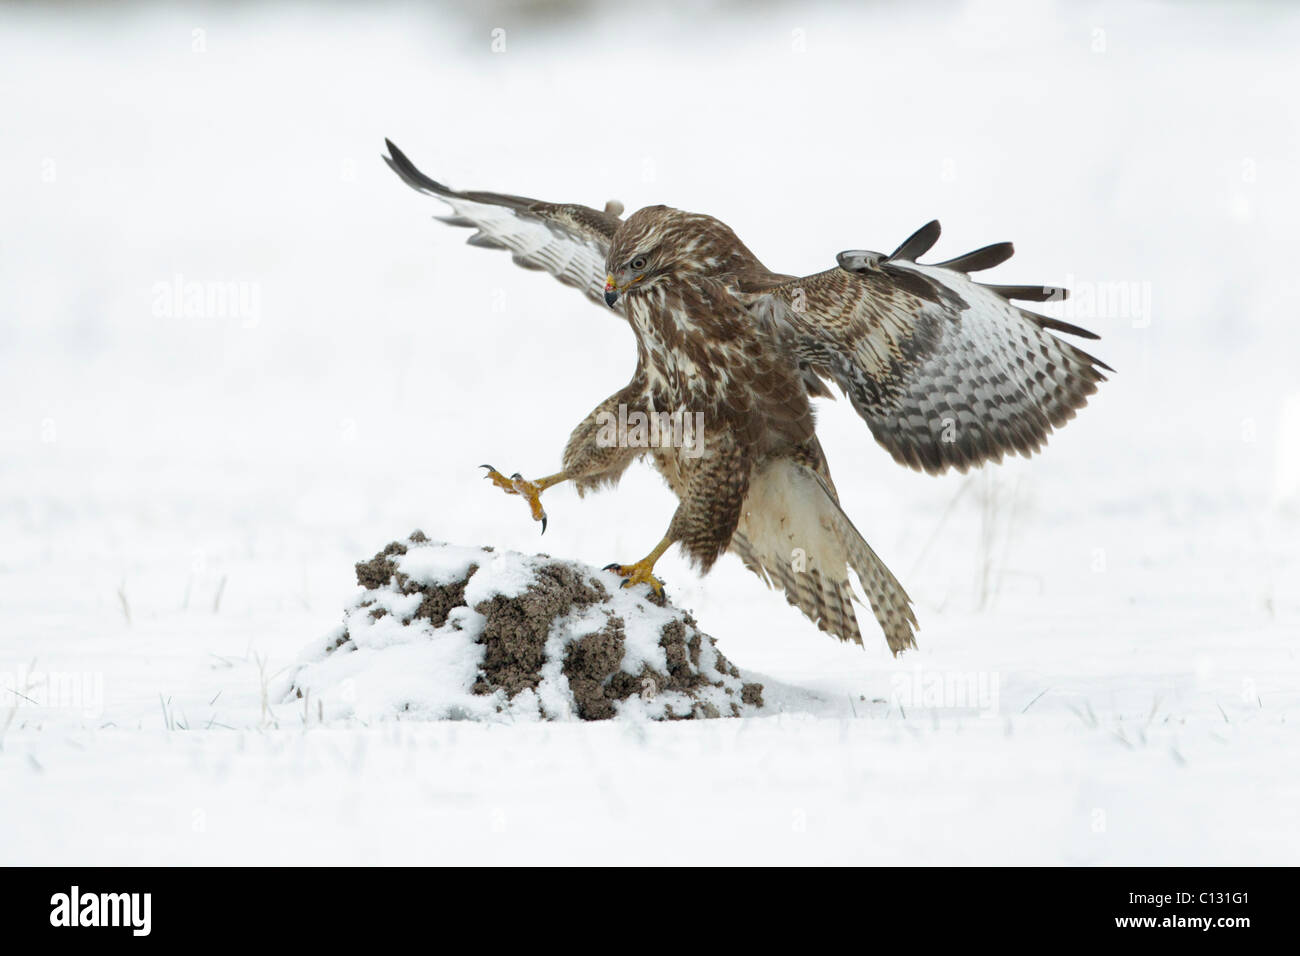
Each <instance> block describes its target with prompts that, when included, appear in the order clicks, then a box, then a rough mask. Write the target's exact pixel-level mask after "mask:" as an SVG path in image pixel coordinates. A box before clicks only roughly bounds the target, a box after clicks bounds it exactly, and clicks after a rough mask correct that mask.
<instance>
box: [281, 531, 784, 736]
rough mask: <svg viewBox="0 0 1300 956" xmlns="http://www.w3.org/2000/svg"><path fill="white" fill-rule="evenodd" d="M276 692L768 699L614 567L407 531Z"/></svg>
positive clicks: (682, 619) (462, 709)
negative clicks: (457, 542) (446, 541)
mask: <svg viewBox="0 0 1300 956" xmlns="http://www.w3.org/2000/svg"><path fill="white" fill-rule="evenodd" d="M357 583H358V584H359V585H360V586H361V588H362V590H361V591H359V592H358V593H357V595H356V597H355V598H353V600H352V602H351V603H350V604H349V605H348V607H347V609H346V610H345V612H344V619H343V624H342V625H341V626H340V627H338V628H336V629H335V630H334V631H332V632H331V633H329V634H328V635H326V636H325V638H324V639H322V640H320V641H318V642H317V643H316V644H314V645H312V646H311V647H309V648H307V650H306V651H305V652H304V653H303V654H302V656H301V657H300V659H299V662H298V664H297V666H296V667H295V668H294V669H293V673H292V674H291V675H290V676H289V677H288V678H287V680H286V681H285V682H284V684H283V685H282V687H281V690H280V693H281V694H282V695H283V697H284V698H285V699H286V700H288V699H305V702H306V707H307V709H308V710H309V711H310V712H311V713H313V714H317V713H319V714H320V716H321V717H323V718H337V717H342V718H348V717H354V718H357V719H359V720H362V721H371V720H383V719H395V718H413V719H435V720H436V719H452V720H500V719H505V720H520V719H522V720H574V719H579V718H580V719H583V720H601V719H605V718H610V717H615V716H625V717H632V718H649V719H655V720H675V719H681V718H692V717H736V716H741V715H743V714H753V713H757V712H758V710H759V708H761V707H762V702H763V701H762V692H763V687H762V685H761V684H753V683H745V682H744V681H742V680H741V678H740V673H739V671H737V669H736V668H735V666H734V665H732V664H731V663H729V662H728V661H727V659H726V658H725V657H723V656H722V654H721V653H720V652H719V651H718V649H717V647H716V646H715V645H714V641H713V638H711V637H710V636H709V635H707V634H704V633H702V632H701V631H700V630H699V628H698V627H697V626H696V623H695V621H694V619H693V618H692V617H691V615H690V614H688V613H686V612H685V611H682V610H680V609H678V608H675V607H673V606H672V605H671V604H669V603H668V602H667V600H666V599H665V598H663V597H659V596H656V595H654V594H652V593H650V592H649V589H648V588H646V587H645V586H639V587H636V588H632V589H627V588H622V587H621V586H620V585H621V583H622V582H621V580H620V578H619V577H618V576H617V575H615V574H613V573H612V572H608V571H599V570H597V569H595V568H593V567H590V566H587V565H583V564H578V563H574V562H571V561H559V560H556V559H554V558H551V557H549V556H547V555H531V556H530V555H524V554H519V553H516V552H512V551H496V550H494V549H493V548H490V547H461V546H457V545H451V544H442V543H439V542H435V541H431V540H429V539H428V538H427V537H425V535H424V534H423V533H421V532H419V531H415V532H413V533H412V534H411V536H410V537H409V538H407V539H406V540H405V541H394V542H393V543H391V544H389V545H388V546H387V547H386V548H384V549H383V550H382V551H380V552H379V553H378V554H376V555H375V556H374V557H373V558H372V559H370V560H369V561H365V562H362V563H360V564H358V565H357Z"/></svg>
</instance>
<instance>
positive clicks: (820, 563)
mask: <svg viewBox="0 0 1300 956" xmlns="http://www.w3.org/2000/svg"><path fill="white" fill-rule="evenodd" d="M731 551H732V552H733V553H735V554H736V555H737V556H738V557H739V558H740V559H741V560H742V561H743V562H744V563H745V566H746V567H748V568H749V569H750V570H751V571H753V572H754V573H755V574H757V575H758V576H759V577H760V578H761V579H762V580H763V581H764V582H765V583H766V584H767V585H768V586H769V587H777V588H780V589H781V590H782V591H784V592H785V599H786V600H787V601H788V602H789V603H790V604H792V605H794V606H795V607H797V608H799V610H801V611H802V612H803V613H804V615H805V616H807V617H808V619H809V620H811V621H812V622H813V623H815V624H816V625H817V626H818V627H819V628H820V629H821V630H823V631H825V632H827V633H828V634H831V635H833V636H834V637H838V638H839V639H840V640H842V641H852V642H853V643H855V644H859V645H861V644H862V630H861V628H860V627H859V625H858V618H857V614H856V612H855V611H854V607H853V605H854V602H855V601H856V600H857V597H856V595H855V593H854V591H853V587H852V585H851V584H850V582H849V571H850V569H851V570H852V572H853V573H854V574H856V575H857V577H858V581H859V583H860V584H861V585H862V589H863V591H864V592H865V593H866V595H867V600H868V601H869V602H870V604H871V609H872V611H873V612H874V613H875V616H876V620H877V621H878V622H879V624H880V627H881V630H882V631H883V632H884V635H885V640H886V642H887V643H888V644H889V649H890V650H891V651H892V652H893V653H894V654H898V652H899V651H902V650H904V649H906V648H909V647H915V646H916V639H915V637H914V631H915V630H916V627H917V624H916V617H915V615H914V614H913V613H912V608H911V600H910V598H908V596H907V592H906V591H904V590H903V586H902V585H901V584H899V583H898V580H897V579H896V578H895V577H894V576H893V574H891V573H890V571H889V568H887V567H886V566H885V564H884V562H882V561H881V560H880V558H879V557H877V556H876V553H875V552H874V551H872V550H871V547H870V546H869V545H868V544H867V542H866V541H865V540H864V539H863V537H862V535H861V534H860V533H859V532H858V530H857V528H855V527H854V526H853V523H852V522H851V521H850V520H849V519H848V517H847V516H846V515H845V514H844V512H843V510H841V508H840V506H839V503H838V502H837V501H836V498H835V494H834V492H833V491H831V489H830V487H829V486H828V485H827V483H826V482H825V480H824V479H823V478H822V477H821V476H819V475H818V474H817V473H816V472H814V471H812V470H810V469H809V468H808V467H806V466H805V465H802V464H799V463H797V462H794V461H791V460H780V461H774V462H771V463H769V464H768V465H767V466H766V468H764V469H763V470H762V471H760V472H759V473H758V474H756V475H755V476H754V477H753V479H752V480H751V482H750V490H749V494H748V495H747V497H746V499H745V506H744V510H743V513H742V517H741V520H740V525H739V527H738V528H737V530H736V533H735V534H734V535H733V536H732V539H731Z"/></svg>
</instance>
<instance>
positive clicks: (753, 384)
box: [384, 142, 1113, 654]
mask: <svg viewBox="0 0 1300 956" xmlns="http://www.w3.org/2000/svg"><path fill="white" fill-rule="evenodd" d="M388 150H389V155H388V156H385V157H384V160H385V162H387V163H388V165H389V166H390V167H391V168H392V170H393V171H394V172H395V173H397V175H398V176H400V177H401V178H402V179H403V180H404V181H405V182H406V183H407V185H409V186H411V187H412V188H414V189H416V190H418V191H419V192H422V193H426V194H428V195H431V196H434V197H437V198H438V199H440V200H442V201H443V202H444V203H446V204H447V205H448V206H449V207H450V208H451V214H450V215H448V216H440V217H438V218H440V219H441V220H442V221H443V222H446V223H449V224H450V225H453V226H464V227H468V228H471V229H473V230H474V233H473V234H472V235H471V236H470V237H469V242H470V244H471V245H476V246H485V247H487V248H490V249H503V250H506V251H508V252H510V253H511V254H512V256H513V258H514V261H515V262H516V263H517V264H518V265H520V266H523V267H525V268H527V269H536V270H540V271H544V272H549V273H550V274H551V275H553V276H554V277H555V278H557V279H559V280H560V281H561V282H563V283H565V284H567V285H570V286H575V287H577V288H578V289H580V290H581V291H582V292H584V293H585V294H586V296H587V298H589V299H591V300H592V301H593V302H595V303H597V304H599V305H600V306H601V307H602V308H604V309H606V310H612V311H613V312H614V313H615V314H617V315H620V316H621V317H622V318H623V319H625V320H626V321H627V323H628V324H629V325H630V326H631V329H632V333H633V335H634V336H635V338H636V348H637V363H636V371H635V372H634V374H633V376H632V380H631V381H630V382H628V384H627V385H626V386H625V387H623V388H622V389H620V390H619V391H618V392H615V393H614V394H613V395H611V396H610V397H609V398H607V399H605V400H604V401H603V402H601V403H600V404H599V405H597V406H596V408H595V409H594V410H593V411H592V413H591V414H590V415H588V416H587V418H586V419H584V420H583V421H582V422H581V423H580V424H579V425H578V426H577V428H576V429H574V431H573V433H572V435H571V436H570V437H569V441H568V444H567V446H566V447H565V449H564V454H563V459H562V462H563V467H562V468H561V470H560V471H559V472H557V473H555V474H553V475H548V476H547V477H544V478H540V479H537V480H535V481H528V480H526V479H524V478H523V477H521V476H520V475H519V474H517V473H516V474H514V475H512V476H510V477H506V476H505V475H503V474H502V473H500V472H499V471H497V470H496V469H494V468H492V467H491V466H487V465H485V466H483V467H485V468H487V469H488V471H487V476H486V477H488V478H490V479H491V480H492V481H493V482H494V483H495V484H496V485H497V486H499V487H500V488H502V489H504V490H505V491H506V492H507V493H510V494H516V495H520V496H522V497H523V498H524V499H525V500H526V501H527V502H528V504H529V506H530V508H531V510H532V515H533V517H534V519H536V520H538V521H540V522H542V530H543V532H544V531H545V527H546V526H545V522H546V512H545V510H544V509H543V508H542V505H541V500H540V496H541V494H542V492H543V491H545V490H546V489H547V488H550V487H552V486H553V485H557V484H559V483H561V482H565V481H571V482H573V483H574V485H575V486H576V488H577V490H578V493H579V494H583V493H585V492H588V491H591V490H594V489H596V488H598V487H601V486H605V485H613V484H615V483H617V482H618V480H619V478H620V477H621V476H622V474H623V472H624V471H625V470H626V469H627V467H628V466H629V465H630V464H631V463H632V462H633V461H635V460H637V459H638V458H641V457H643V456H647V455H648V456H649V458H650V459H651V461H652V462H653V464H654V466H655V467H656V468H657V469H658V471H659V472H660V473H661V474H662V475H663V477H664V478H665V479H666V481H667V483H668V485H669V486H670V487H671V488H672V490H673V492H674V493H675V494H676V496H677V498H678V501H679V504H678V507H677V509H676V511H675V512H674V514H673V516H672V519H671V521H670V522H669V525H668V529H667V532H666V534H665V535H664V537H663V540H661V541H660V542H659V543H658V544H657V545H655V547H654V548H653V549H652V550H651V551H650V553H649V554H648V555H646V557H644V558H643V559H641V560H640V561H636V562H635V563H632V564H629V565H610V566H609V567H610V569H612V570H615V571H616V572H617V573H618V574H620V576H622V577H623V579H624V581H623V583H624V585H625V586H627V585H636V584H642V583H644V584H648V585H650V586H651V587H652V588H654V589H655V590H656V591H659V590H661V588H662V585H661V584H660V582H659V581H658V580H657V579H656V578H655V576H654V574H653V570H654V565H655V562H656V561H657V560H658V559H659V557H660V556H661V555H663V554H664V552H665V551H667V550H668V548H669V547H671V546H672V545H674V544H677V545H679V546H680V547H681V548H682V549H683V550H684V551H685V553H686V555H687V556H688V558H690V559H691V560H692V562H693V563H694V564H695V565H696V566H697V567H698V568H699V569H700V570H701V571H702V572H707V571H708V570H709V568H710V567H711V566H712V565H713V564H714V562H715V561H716V560H717V559H718V558H719V557H720V556H721V555H722V554H723V553H724V552H727V551H730V552H732V553H733V554H735V555H737V556H738V557H739V558H740V559H741V561H743V562H744V563H745V565H746V566H747V567H748V568H749V569H750V570H752V571H753V572H754V573H755V574H757V575H758V576H759V577H760V578H762V579H763V581H765V582H766V583H767V584H768V585H769V586H776V587H779V588H780V589H782V590H783V591H784V592H785V597H786V599H787V600H788V601H789V602H790V603H791V604H793V605H795V606H797V607H798V608H799V609H800V610H801V611H803V613H804V614H805V615H807V617H808V618H809V619H810V620H812V621H813V622H814V623H815V624H817V626H818V627H820V628H821V629H822V630H823V631H826V632H828V633H829V634H831V635H833V636H835V637H838V638H839V639H841V640H844V641H853V642H856V643H857V644H861V643H862V632H861V630H860V628H859V626H858V620H857V615H856V613H855V611H854V607H853V605H854V602H855V596H854V591H853V588H852V586H851V585H850V581H849V572H850V570H852V572H853V573H854V574H855V575H856V576H857V578H858V581H859V583H860V585H861V587H862V590H863V591H864V592H865V594H866V597H867V599H868V601H869V602H870V604H871V608H872V610H873V611H874V613H875V616H876V620H877V621H878V622H879V624H880V627H881V629H882V630H883V631H884V636H885V640H886V642H887V643H888V645H889V648H890V650H891V651H893V653H894V654H897V653H898V652H899V651H901V650H903V649H904V648H909V647H915V646H916V644H915V637H914V632H915V630H916V627H917V624H916V618H915V616H914V614H913V612H912V607H911V600H910V599H909V598H908V596H907V592H905V591H904V590H903V587H902V585H900V584H899V583H898V581H897V580H896V579H895V578H894V575H893V574H892V573H890V571H889V569H888V568H887V567H886V566H885V564H884V563H883V562H882V561H881V560H880V558H878V557H877V556H876V554H875V552H874V551H872V549H871V548H870V547H869V546H868V545H867V542H866V541H865V540H864V539H863V537H862V535H861V534H859V533H858V530H857V529H856V528H855V527H854V526H853V523H852V522H851V521H850V520H849V518H848V516H847V515H845V513H844V511H843V510H842V508H841V507H840V503H839V496H838V494H837V492H836V490H835V484H834V483H833V482H832V481H831V473H830V468H829V466H828V464H827V461H826V455H825V454H824V452H823V451H822V447H821V444H820V443H819V442H818V440H817V434H816V431H815V428H814V420H813V409H812V405H811V401H810V400H811V399H813V398H815V397H830V396H832V395H833V393H832V391H831V389H830V387H829V386H831V385H834V386H836V387H838V388H839V389H840V390H841V391H842V392H843V393H844V394H845V395H846V396H847V397H848V399H849V401H850V402H851V403H852V404H853V408H854V409H855V410H856V411H857V412H858V414H859V415H860V416H861V417H862V418H863V419H864V420H865V421H866V423H867V426H868V427H869V428H870V429H871V432H872V434H873V435H874V436H875V438H876V441H878V442H879V443H880V444H881V445H883V446H884V447H885V449H887V450H888V451H889V453H890V454H891V455H893V457H894V459H895V460H896V461H898V462H900V463H901V464H904V465H908V466H911V467H912V468H916V469H920V470H923V471H926V472H929V473H931V474H938V473H940V472H944V471H946V470H948V469H950V468H956V469H957V470H958V471H962V472H964V471H966V470H967V469H968V468H971V467H973V466H977V465H979V464H981V463H983V462H986V461H1001V460H1002V458H1003V456H1004V455H1006V454H1012V453H1016V454H1021V455H1025V456H1026V457H1028V456H1029V455H1030V454H1032V453H1033V452H1034V451H1036V450H1038V449H1039V448H1040V447H1041V446H1042V444H1043V443H1044V441H1045V440H1046V439H1047V436H1048V434H1049V433H1050V432H1051V431H1052V430H1053V429H1055V428H1058V427H1060V426H1061V425H1063V424H1064V423H1065V422H1066V421H1068V420H1069V419H1071V418H1073V417H1074V414H1075V412H1076V411H1077V410H1078V409H1079V408H1081V407H1082V406H1083V405H1084V403H1085V402H1086V401H1087V399H1088V396H1089V395H1091V394H1092V393H1093V392H1095V391H1096V389H1097V384H1098V383H1099V382H1101V381H1104V380H1105V377H1104V376H1103V374H1102V370H1103V369H1104V370H1107V371H1113V370H1111V369H1110V368H1109V366H1107V365H1105V364H1104V363H1102V362H1101V361H1099V360H1098V359H1096V358H1093V357H1092V356H1091V355H1088V354H1087V353H1086V352H1083V351H1082V350H1080V349H1078V348H1076V347H1075V346H1074V345H1072V344H1070V343H1068V342H1066V341H1064V340H1062V339H1060V338H1058V337H1056V336H1055V335H1052V334H1050V332H1049V330H1052V331H1056V332H1063V333H1067V334H1071V335H1076V336H1081V337H1084V338H1092V339H1095V338H1097V336H1096V335H1094V334H1093V333H1091V332H1088V331H1086V330H1084V329H1081V328H1078V327H1076V326H1073V325H1070V324H1068V323H1065V322H1061V321H1059V320H1057V319H1053V318H1049V317H1047V316H1044V315H1039V314H1037V313H1034V312H1031V311H1027V310H1025V309H1022V308H1020V307H1019V306H1017V305H1014V304H1013V300H1014V301H1046V300H1050V299H1058V298H1063V297H1064V295H1065V292H1064V290H1062V289H1057V288H1053V287H1049V286H1019V285H986V284H981V283H977V282H974V281H972V279H971V278H970V276H969V274H970V273H972V272H978V271H981V270H984V269H989V268H992V267H993V266H996V265H999V264H1000V263H1002V262H1004V261H1005V260H1006V259H1008V258H1009V257H1010V256H1011V253H1012V247H1011V244H1010V243H1006V242H1003V243H998V244H995V245H991V246H986V247H984V248H982V249H978V250H976V251H975V252H970V253H967V254H966V255H963V256H958V257H956V258H955V259H949V260H947V261H945V262H937V263H931V264H921V263H919V262H917V258H918V257H919V256H922V255H924V254H925V253H926V252H928V251H929V250H930V248H931V247H932V246H933V245H934V243H935V241H936V240H937V239H938V238H939V223H938V222H930V223H927V224H926V225H925V226H922V227H921V229H919V230H918V231H917V232H916V233H915V234H913V235H912V236H911V237H910V238H908V239H907V241H905V242H904V243H903V244H902V245H901V246H899V247H898V248H897V249H895V250H894V251H893V252H892V253H890V254H889V255H882V254H880V253H876V252H867V251H864V250H852V251H848V252H841V253H840V254H839V256H838V261H837V264H836V265H835V266H834V267H833V268H830V269H827V270H826V271H824V272H819V273H816V274H814V275H809V276H803V277H797V276H790V275H782V274H779V273H774V272H772V271H770V270H769V269H767V268H766V267H765V266H764V265H763V264H762V263H761V262H759V261H758V259H757V258H756V257H755V256H754V254H753V253H752V252H750V251H749V249H748V248H746V247H745V245H744V243H742V242H741V241H740V239H738V238H737V237H736V235H735V233H734V232H732V230H731V229H730V228H728V227H727V226H726V225H725V224H724V223H722V222H721V221H719V220H717V219H715V218H713V217H712V216H706V215H700V214H697V213H690V212H683V211H681V210H678V209H672V208H670V207H668V206H647V207H646V208H644V209H641V210H638V211H637V212H635V213H632V214H631V215H629V216H627V217H626V218H623V216H622V213H623V208H622V206H621V204H619V203H616V202H610V203H608V204H607V205H606V206H605V207H604V208H603V209H596V208H592V207H588V206H583V205H577V204H574V203H551V202H542V201H539V200H535V199H527V198H524V197H522V196H513V195H507V194H503V193H493V192H459V191H457V190H454V189H451V188H450V187H448V186H444V185H443V184H442V183H439V182H436V181H435V180H433V179H430V178H429V177H428V176H426V175H424V174H423V173H422V172H420V171H419V170H418V169H417V168H416V167H415V166H414V165H413V164H412V163H411V161H410V160H409V159H407V157H406V156H405V155H403V153H402V152H401V151H400V150H399V149H398V148H397V147H396V146H394V145H393V144H392V143H391V142H388ZM637 414H639V415H640V416H641V418H640V419H638V422H644V421H646V420H650V421H652V422H653V421H662V422H664V423H665V425H667V424H668V423H669V422H670V421H673V422H675V421H678V420H682V419H684V420H686V421H688V422H695V423H698V424H699V428H698V432H699V434H698V435H695V436H693V437H694V439H696V440H695V441H694V443H691V442H683V441H680V440H678V439H680V438H681V437H682V435H683V434H686V433H685V432H683V431H682V430H681V429H675V430H674V429H670V430H669V435H671V436H672V439H673V440H671V441H669V440H664V433H663V431H662V430H661V431H660V434H659V440H658V441H649V442H647V441H646V440H644V432H645V430H644V428H641V429H639V430H638V429H633V428H624V427H622V423H624V422H630V421H632V420H633V417H634V416H635V415H637ZM674 416H676V417H674ZM613 421H618V422H619V423H620V426H619V427H617V428H614V427H611V423H612V422H613ZM687 437H692V436H690V435H689V434H688V435H687Z"/></svg>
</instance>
